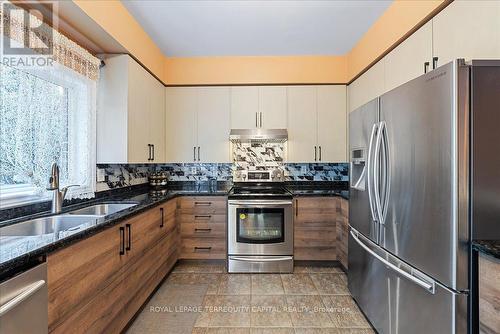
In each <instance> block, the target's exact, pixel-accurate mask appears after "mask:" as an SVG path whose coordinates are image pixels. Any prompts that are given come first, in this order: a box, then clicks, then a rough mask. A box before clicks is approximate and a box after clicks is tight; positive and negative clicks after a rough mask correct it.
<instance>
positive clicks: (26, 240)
mask: <svg viewBox="0 0 500 334" xmlns="http://www.w3.org/2000/svg"><path fill="white" fill-rule="evenodd" d="M228 191H229V188H228V187H227V186H222V187H221V186H219V187H217V189H210V188H209V187H208V186H196V185H190V186H187V187H186V186H182V187H171V188H169V189H167V191H165V192H163V193H162V194H155V195H154V194H153V193H151V192H150V189H149V188H145V187H139V188H135V189H131V190H128V191H120V190H118V191H116V192H109V195H108V196H101V197H99V198H96V199H92V200H89V201H84V202H81V203H79V204H76V205H70V206H66V207H64V209H63V211H62V212H61V214H64V213H66V212H69V211H72V210H75V209H79V208H82V207H86V206H89V205H93V204H99V203H134V204H136V205H135V206H133V207H130V208H128V209H125V210H122V211H120V212H117V213H115V214H112V215H109V216H106V217H102V218H98V219H96V218H92V217H89V218H88V221H87V222H85V223H83V224H82V225H80V226H79V227H80V228H78V229H72V230H71V231H70V230H66V231H60V232H58V233H47V234H42V235H34V236H26V237H24V236H23V237H19V236H6V235H1V234H0V280H2V279H4V278H5V277H8V276H11V275H12V274H14V273H15V272H16V271H18V268H24V267H26V266H27V265H29V264H30V263H32V262H35V263H36V262H39V261H40V258H42V257H45V256H46V255H47V254H48V253H50V252H53V251H55V250H57V249H59V248H63V247H67V246H69V245H71V244H73V243H75V242H77V241H79V240H82V239H85V238H88V237H89V236H91V235H94V234H96V233H98V232H100V231H102V230H104V229H106V228H109V227H111V226H113V225H116V224H118V223H120V222H121V221H123V220H125V219H127V218H129V217H130V216H132V215H136V214H139V213H141V212H144V211H146V210H148V209H150V208H152V207H154V206H157V205H159V204H161V203H163V202H166V201H168V200H170V199H172V198H175V197H178V196H208V195H209V196H226V195H227V193H228ZM51 215H52V214H50V212H41V213H37V214H32V215H29V216H23V217H20V218H16V219H11V220H7V221H3V222H1V223H0V227H4V226H9V225H13V224H16V223H20V222H23V221H27V220H31V219H35V218H41V217H48V216H51Z"/></svg>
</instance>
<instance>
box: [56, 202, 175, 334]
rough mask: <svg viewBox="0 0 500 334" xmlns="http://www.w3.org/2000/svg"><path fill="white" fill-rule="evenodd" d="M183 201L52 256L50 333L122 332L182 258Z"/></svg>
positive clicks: (101, 233)
mask: <svg viewBox="0 0 500 334" xmlns="http://www.w3.org/2000/svg"><path fill="white" fill-rule="evenodd" d="M176 203H177V201H176V200H175V199H174V200H170V201H169V202H167V203H165V204H163V205H160V206H157V207H155V208H152V209H150V210H148V211H146V212H144V213H142V214H139V215H136V216H134V217H132V218H130V219H128V220H126V221H124V222H123V223H122V224H119V225H117V226H113V227H110V228H108V229H106V230H104V231H102V232H99V233H97V234H96V235H94V236H92V237H89V238H88V239H85V240H82V241H80V242H77V243H75V244H73V245H71V246H69V247H67V248H64V249H61V250H58V251H56V252H54V253H51V254H49V255H48V256H47V265H48V303H49V308H48V318H49V332H50V333H119V332H121V331H122V330H123V329H124V328H125V326H126V325H127V323H128V322H129V321H130V319H132V317H133V316H134V314H135V313H136V312H137V311H138V310H139V309H140V307H141V306H142V304H143V303H144V302H145V301H146V299H147V298H148V297H149V295H150V294H151V293H152V292H153V290H154V289H155V288H156V287H157V286H158V284H159V283H160V282H161V281H162V279H163V278H164V277H165V276H166V275H167V274H168V272H169V271H170V270H171V269H172V267H173V266H174V264H175V263H176V261H177V259H178V248H179V241H180V234H179V230H178V227H177V224H176V220H175V214H176V205H177V204H176Z"/></svg>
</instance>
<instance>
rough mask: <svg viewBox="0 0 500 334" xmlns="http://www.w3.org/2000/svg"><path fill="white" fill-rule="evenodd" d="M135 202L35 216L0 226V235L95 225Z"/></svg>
mask: <svg viewBox="0 0 500 334" xmlns="http://www.w3.org/2000/svg"><path fill="white" fill-rule="evenodd" d="M135 205H137V204H133V203H127V204H122V203H105V204H96V205H91V206H87V207H84V208H81V209H77V210H73V211H69V212H65V213H63V214H59V215H55V216H49V217H42V218H36V219H32V220H28V221H25V222H22V223H17V224H12V225H9V226H5V227H1V228H0V237H20V236H37V235H43V234H51V233H56V234H59V233H60V232H76V231H79V230H84V229H86V228H88V227H90V226H92V225H96V224H97V222H98V220H99V219H100V218H103V217H105V216H109V215H112V214H114V213H117V212H119V211H122V210H125V209H128V208H130V207H133V206H135Z"/></svg>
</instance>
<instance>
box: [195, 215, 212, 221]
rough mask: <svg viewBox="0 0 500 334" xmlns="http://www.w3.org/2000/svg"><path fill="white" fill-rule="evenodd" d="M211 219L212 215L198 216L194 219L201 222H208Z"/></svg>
mask: <svg viewBox="0 0 500 334" xmlns="http://www.w3.org/2000/svg"><path fill="white" fill-rule="evenodd" d="M210 218H212V216H211V215H196V216H194V219H198V220H201V219H203V220H208V219H210Z"/></svg>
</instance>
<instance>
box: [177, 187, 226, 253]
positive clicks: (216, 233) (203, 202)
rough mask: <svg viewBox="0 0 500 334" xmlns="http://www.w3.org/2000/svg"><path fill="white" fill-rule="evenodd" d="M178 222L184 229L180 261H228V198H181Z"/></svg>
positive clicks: (182, 229) (182, 231)
mask: <svg viewBox="0 0 500 334" xmlns="http://www.w3.org/2000/svg"><path fill="white" fill-rule="evenodd" d="M177 219H178V220H179V224H180V229H181V252H180V258H181V259H225V258H226V243H227V242H226V230H227V198H226V197H218V196H203V197H182V198H180V199H179V205H178V216H177Z"/></svg>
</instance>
